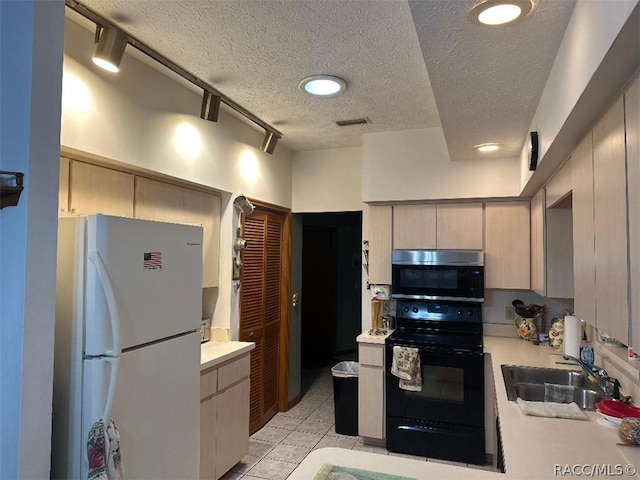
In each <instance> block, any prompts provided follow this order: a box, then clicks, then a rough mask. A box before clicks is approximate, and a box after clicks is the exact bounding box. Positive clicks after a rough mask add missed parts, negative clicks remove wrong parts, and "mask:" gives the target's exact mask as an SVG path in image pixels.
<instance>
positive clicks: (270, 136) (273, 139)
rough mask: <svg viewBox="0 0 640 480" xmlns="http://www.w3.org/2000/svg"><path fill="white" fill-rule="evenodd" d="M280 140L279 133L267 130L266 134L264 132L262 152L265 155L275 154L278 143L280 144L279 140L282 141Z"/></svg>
mask: <svg viewBox="0 0 640 480" xmlns="http://www.w3.org/2000/svg"><path fill="white" fill-rule="evenodd" d="M280 138H281V137H280V135H278V134H277V133H275V132H271V131H269V130H267V131H266V132H264V140H263V141H262V146H261V147H260V150H262V151H263V152H264V153H273V151H274V150H275V149H276V143H278V140H280Z"/></svg>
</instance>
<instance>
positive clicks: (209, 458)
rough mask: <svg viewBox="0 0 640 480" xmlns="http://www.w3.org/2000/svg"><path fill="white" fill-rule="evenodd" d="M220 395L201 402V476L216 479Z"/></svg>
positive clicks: (209, 479)
mask: <svg viewBox="0 0 640 480" xmlns="http://www.w3.org/2000/svg"><path fill="white" fill-rule="evenodd" d="M217 400H218V397H215V396H214V397H209V398H208V399H207V400H203V401H201V402H200V478H203V479H204V478H206V479H208V480H211V479H213V480H215V479H216V478H218V477H217V476H216V433H217V431H218V429H217V426H216V421H217V408H216V407H217V406H216V403H217Z"/></svg>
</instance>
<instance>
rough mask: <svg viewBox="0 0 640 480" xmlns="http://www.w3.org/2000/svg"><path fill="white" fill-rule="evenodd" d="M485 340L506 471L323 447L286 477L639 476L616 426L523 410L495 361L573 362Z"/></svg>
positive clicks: (516, 343)
mask: <svg viewBox="0 0 640 480" xmlns="http://www.w3.org/2000/svg"><path fill="white" fill-rule="evenodd" d="M364 335H365V334H362V335H360V336H359V337H358V339H359V340H358V341H366V340H368V338H367V337H363V336H364ZM361 337H362V339H360V338H361ZM371 341H372V343H382V342H384V340H382V342H379V341H378V336H374V337H373V338H372V339H371ZM484 343H485V351H486V352H487V353H490V354H491V360H492V368H493V375H494V379H495V391H496V404H497V409H498V412H497V413H498V415H499V417H500V428H501V433H502V445H503V452H504V462H505V467H506V474H504V475H503V474H501V473H498V472H492V471H484V470H478V469H470V468H463V467H458V466H454V465H446V464H441V463H435V462H431V461H427V462H424V461H418V460H412V459H407V458H401V457H394V456H385V455H379V454H374V453H368V452H359V451H353V450H344V449H338V448H323V449H319V450H316V451H313V452H311V453H310V454H309V455H308V456H307V457H306V458H305V460H304V461H303V462H302V463H301V464H300V466H299V467H298V468H297V469H296V470H295V471H294V472H293V474H292V475H291V476H290V477H289V480H307V479H310V478H313V477H314V476H315V474H316V473H317V472H318V470H319V469H320V467H321V466H322V465H323V464H325V463H327V464H333V465H344V466H349V467H353V468H360V469H363V470H369V471H376V472H384V473H389V474H395V475H402V476H406V477H410V478H415V479H417V480H423V479H425V480H426V479H434V478H438V479H440V478H442V479H460V480H463V479H464V480H467V479H476V478H478V479H482V478H493V479H503V480H504V479H558V478H570V477H589V478H611V477H612V476H618V477H621V478H638V475H637V472H636V475H635V476H632V475H628V474H627V470H625V469H626V468H629V469H631V470H633V471H636V470H640V447H633V446H627V445H622V444H620V441H619V439H618V434H617V429H615V428H610V427H606V426H604V425H601V424H600V423H598V420H599V418H600V416H599V415H598V414H597V413H596V412H585V413H586V414H587V416H588V417H589V420H588V421H582V420H567V419H560V418H542V417H531V416H526V415H524V414H523V413H522V412H521V411H520V408H519V407H518V405H517V404H516V403H515V402H510V401H509V400H507V393H506V389H505V386H504V380H503V378H502V370H501V367H500V366H501V365H502V364H511V365H531V366H539V367H552V368H562V369H567V370H572V369H577V366H571V365H563V364H556V363H555V361H554V359H557V358H558V356H552V355H551V353H553V351H552V349H551V348H550V347H540V346H534V345H532V344H531V343H529V342H525V341H523V340H520V339H519V338H501V337H485V339H484ZM594 467H595V468H596V469H602V470H600V472H602V473H599V474H592V471H593V469H594ZM566 469H573V474H572V473H571V472H569V473H567V470H566ZM607 469H609V471H608V472H607ZM617 469H621V473H619V474H617V475H616V472H617V471H618V470H617ZM597 471H598V470H596V472H597ZM562 473H564V475H563V474H562Z"/></svg>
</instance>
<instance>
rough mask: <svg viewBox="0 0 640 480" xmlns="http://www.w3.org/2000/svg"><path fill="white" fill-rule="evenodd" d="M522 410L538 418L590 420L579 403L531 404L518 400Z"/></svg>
mask: <svg viewBox="0 0 640 480" xmlns="http://www.w3.org/2000/svg"><path fill="white" fill-rule="evenodd" d="M517 402H518V405H520V410H522V413H524V414H525V415H533V416H536V417H554V418H571V419H574V420H589V417H587V416H586V415H585V414H584V412H583V411H582V410H580V407H579V406H578V404H577V403H575V402H571V403H555V402H529V401H527V400H522V399H521V398H520V397H518V399H517Z"/></svg>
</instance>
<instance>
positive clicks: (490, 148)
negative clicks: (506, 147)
mask: <svg viewBox="0 0 640 480" xmlns="http://www.w3.org/2000/svg"><path fill="white" fill-rule="evenodd" d="M501 146H502V145H500V144H499V143H481V144H480V145H475V146H474V147H473V148H475V149H476V150H478V151H479V152H495V151H496V150H500V147H501Z"/></svg>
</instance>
